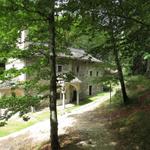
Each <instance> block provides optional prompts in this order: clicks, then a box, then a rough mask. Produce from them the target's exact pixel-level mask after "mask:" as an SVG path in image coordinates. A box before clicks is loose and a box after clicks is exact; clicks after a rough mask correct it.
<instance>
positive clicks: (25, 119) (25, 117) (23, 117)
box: [22, 115, 30, 121]
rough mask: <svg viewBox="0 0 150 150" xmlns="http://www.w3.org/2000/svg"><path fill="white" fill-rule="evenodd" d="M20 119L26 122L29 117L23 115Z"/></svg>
mask: <svg viewBox="0 0 150 150" xmlns="http://www.w3.org/2000/svg"><path fill="white" fill-rule="evenodd" d="M22 119H23V120H24V121H28V120H29V119H30V117H29V116H28V115H23V116H22Z"/></svg>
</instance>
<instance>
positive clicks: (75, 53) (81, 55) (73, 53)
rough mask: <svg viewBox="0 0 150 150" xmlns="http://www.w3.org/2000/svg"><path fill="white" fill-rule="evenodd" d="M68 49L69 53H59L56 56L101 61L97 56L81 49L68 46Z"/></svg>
mask: <svg viewBox="0 0 150 150" xmlns="http://www.w3.org/2000/svg"><path fill="white" fill-rule="evenodd" d="M68 50H69V52H70V53H69V54H65V53H60V54H58V55H57V56H58V57H64V58H71V59H79V60H85V61H90V62H97V63H100V62H101V61H100V60H98V59H97V58H95V57H93V56H92V55H90V54H88V53H86V52H85V51H84V50H83V49H76V48H68Z"/></svg>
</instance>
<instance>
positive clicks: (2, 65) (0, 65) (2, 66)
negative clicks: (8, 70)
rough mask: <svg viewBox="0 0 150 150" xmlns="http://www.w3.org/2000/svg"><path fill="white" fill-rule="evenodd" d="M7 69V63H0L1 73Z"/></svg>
mask: <svg viewBox="0 0 150 150" xmlns="http://www.w3.org/2000/svg"><path fill="white" fill-rule="evenodd" d="M4 70H5V63H0V74H2V73H3V72H4Z"/></svg>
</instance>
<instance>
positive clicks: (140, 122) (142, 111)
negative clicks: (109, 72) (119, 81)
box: [106, 76, 150, 150]
mask: <svg viewBox="0 0 150 150" xmlns="http://www.w3.org/2000/svg"><path fill="white" fill-rule="evenodd" d="M127 89H128V94H129V96H130V105H129V106H126V107H123V106H122V105H120V104H119V100H120V94H119V92H118V93H117V95H116V97H114V98H113V104H112V106H111V109H109V111H110V112H111V114H112V115H111V116H112V125H111V126H110V129H111V131H112V132H113V133H114V134H116V135H117V136H116V138H117V140H118V147H117V149H119V150H134V149H135V150H149V149H150V140H149V139H150V134H149V133H150V117H149V116H150V97H146V99H143V104H142V106H141V104H140V103H139V97H140V96H141V95H144V93H146V92H150V79H147V78H145V77H143V76H135V77H131V78H130V79H129V80H128V82H127ZM106 107H108V105H106Z"/></svg>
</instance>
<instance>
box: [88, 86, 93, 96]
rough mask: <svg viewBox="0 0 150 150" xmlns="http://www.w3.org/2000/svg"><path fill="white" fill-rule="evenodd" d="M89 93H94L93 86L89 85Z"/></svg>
mask: <svg viewBox="0 0 150 150" xmlns="http://www.w3.org/2000/svg"><path fill="white" fill-rule="evenodd" d="M89 95H92V86H91V85H90V86H89Z"/></svg>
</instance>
